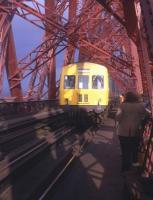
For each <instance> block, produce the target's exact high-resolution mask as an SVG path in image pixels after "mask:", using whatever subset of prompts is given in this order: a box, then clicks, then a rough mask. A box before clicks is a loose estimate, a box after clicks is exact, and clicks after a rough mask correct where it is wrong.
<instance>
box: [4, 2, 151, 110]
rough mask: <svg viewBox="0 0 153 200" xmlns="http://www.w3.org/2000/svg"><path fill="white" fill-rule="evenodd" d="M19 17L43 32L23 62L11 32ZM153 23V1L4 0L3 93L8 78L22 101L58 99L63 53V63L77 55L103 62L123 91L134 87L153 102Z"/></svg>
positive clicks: (13, 90) (17, 97) (83, 59)
mask: <svg viewBox="0 0 153 200" xmlns="http://www.w3.org/2000/svg"><path fill="white" fill-rule="evenodd" d="M15 15H17V16H19V17H21V18H22V19H23V20H26V21H28V22H29V23H31V24H33V26H36V27H38V28H40V29H42V30H43V31H44V36H43V38H42V40H41V41H40V44H39V45H38V46H37V47H35V48H34V49H32V50H31V52H29V53H28V54H27V55H26V56H25V57H24V58H22V59H21V60H17V57H16V48H15V42H14V34H13V31H12V20H13V18H14V16H15ZM152 21H153V3H152V1H151V0H146V1H143V0H129V1H126V0H1V1H0V93H1V97H2V96H3V90H4V84H5V82H6V81H8V83H9V90H10V94H11V97H13V98H16V99H18V100H19V99H20V100H23V99H27V100H30V99H35V100H38V99H44V98H45V99H55V98H56V90H57V85H56V69H57V67H58V66H57V62H56V59H57V56H58V55H60V54H61V53H62V55H63V54H64V61H63V65H64V64H69V63H73V62H74V61H76V57H77V61H78V62H83V61H90V62H96V63H100V64H103V65H105V66H106V67H107V68H108V70H109V73H110V75H111V77H112V79H113V80H114V82H115V83H116V85H117V86H118V87H119V88H120V91H121V92H124V91H127V90H129V89H130V90H131V89H132V90H135V91H137V92H138V93H144V94H145V95H148V96H149V98H150V100H151V102H153V87H152V76H153V24H152ZM35 34H37V33H35ZM76 54H77V56H76ZM5 73H6V74H7V76H4V74H5ZM25 80H26V83H25ZM23 82H24V84H23ZM23 91H24V92H23ZM152 105H153V103H152ZM152 107H153V106H152Z"/></svg>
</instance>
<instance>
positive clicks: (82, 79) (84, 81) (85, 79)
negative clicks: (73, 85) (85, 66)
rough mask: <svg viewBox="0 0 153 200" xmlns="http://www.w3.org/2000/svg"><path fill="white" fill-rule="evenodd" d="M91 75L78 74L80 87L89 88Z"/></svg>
mask: <svg viewBox="0 0 153 200" xmlns="http://www.w3.org/2000/svg"><path fill="white" fill-rule="evenodd" d="M88 85H89V76H87V75H80V76H78V89H88Z"/></svg>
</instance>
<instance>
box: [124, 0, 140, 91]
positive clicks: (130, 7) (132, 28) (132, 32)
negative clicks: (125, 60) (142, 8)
mask: <svg viewBox="0 0 153 200" xmlns="http://www.w3.org/2000/svg"><path fill="white" fill-rule="evenodd" d="M122 3H123V10H124V16H125V21H126V29H127V33H128V36H129V37H130V38H131V39H130V47H131V55H132V57H133V62H132V63H133V65H134V74H135V77H136V83H135V84H136V91H137V92H138V93H142V91H143V87H142V78H141V73H140V63H139V55H138V50H137V46H136V45H137V43H138V27H137V16H136V12H135V5H134V1H133V0H128V1H126V0H122Z"/></svg>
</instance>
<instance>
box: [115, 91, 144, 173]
mask: <svg viewBox="0 0 153 200" xmlns="http://www.w3.org/2000/svg"><path fill="white" fill-rule="evenodd" d="M146 115H148V113H147V111H146V109H145V107H144V105H143V104H142V103H140V102H139V101H138V96H137V95H136V94H135V93H133V92H127V93H126V94H125V100H124V102H123V103H122V104H121V105H120V107H119V109H118V111H117V113H116V121H117V122H118V127H117V133H118V136H119V141H120V147H121V152H122V171H127V170H129V169H130V167H131V165H132V163H136V162H137V153H138V145H139V138H140V127H141V122H142V120H143V119H144V118H145V116H146Z"/></svg>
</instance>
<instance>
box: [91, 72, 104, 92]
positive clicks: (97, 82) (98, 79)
mask: <svg viewBox="0 0 153 200" xmlns="http://www.w3.org/2000/svg"><path fill="white" fill-rule="evenodd" d="M92 88H93V89H103V88H104V77H103V76H99V75H97V76H92Z"/></svg>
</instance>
